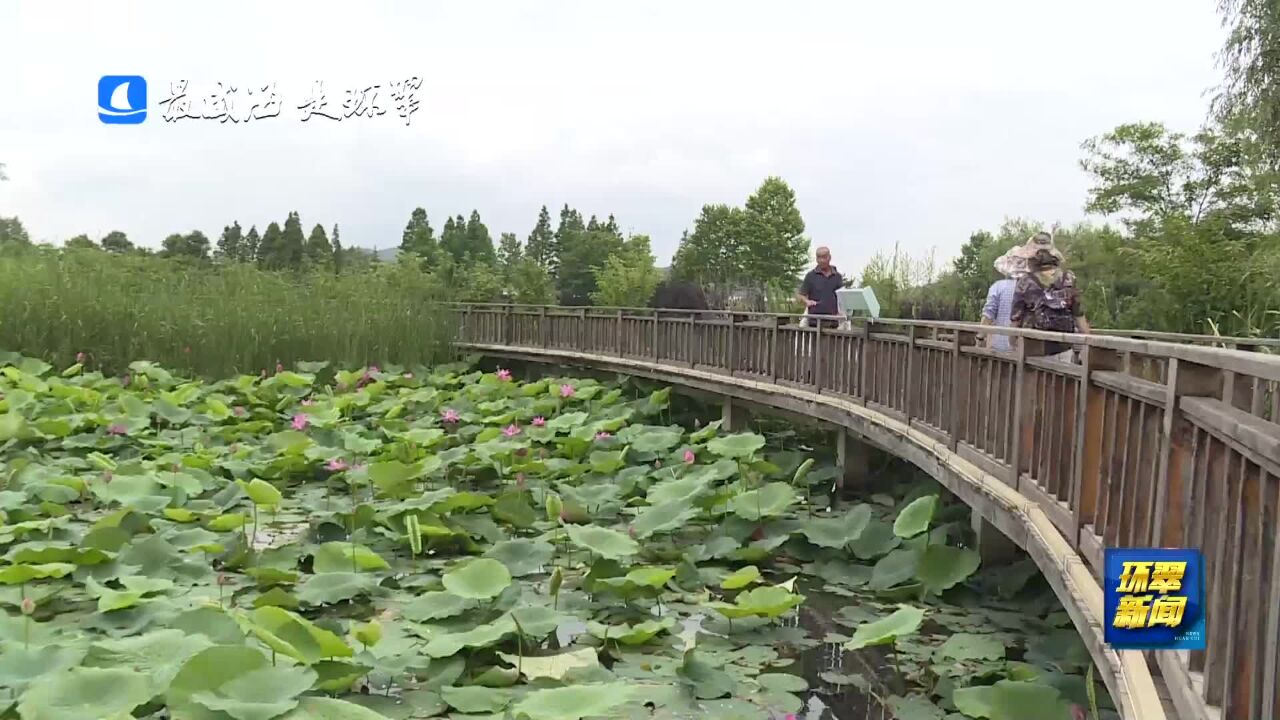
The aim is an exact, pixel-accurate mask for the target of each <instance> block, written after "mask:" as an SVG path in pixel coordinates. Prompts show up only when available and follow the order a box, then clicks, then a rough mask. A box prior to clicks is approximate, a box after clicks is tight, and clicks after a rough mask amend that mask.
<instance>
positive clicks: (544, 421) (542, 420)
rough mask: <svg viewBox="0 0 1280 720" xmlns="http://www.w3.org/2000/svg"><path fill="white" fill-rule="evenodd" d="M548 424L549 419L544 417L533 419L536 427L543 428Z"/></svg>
mask: <svg viewBox="0 0 1280 720" xmlns="http://www.w3.org/2000/svg"><path fill="white" fill-rule="evenodd" d="M546 424H547V419H546V418H544V417H542V416H541V415H539V416H538V417H536V418H534V419H533V426H534V427H542V426H543V425H546Z"/></svg>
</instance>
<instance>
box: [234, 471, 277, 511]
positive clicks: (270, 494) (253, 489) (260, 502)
mask: <svg viewBox="0 0 1280 720" xmlns="http://www.w3.org/2000/svg"><path fill="white" fill-rule="evenodd" d="M236 482H237V484H238V485H239V486H240V487H241V488H242V489H243V490H244V493H245V494H246V495H248V496H249V499H250V500H252V501H253V504H254V505H257V506H258V507H278V506H279V505H280V503H281V502H283V501H284V496H283V495H281V494H280V491H279V490H277V489H276V486H275V485H272V484H271V483H269V482H267V481H265V480H259V479H258V478H254V479H252V480H250V481H249V482H247V483H246V482H244V481H243V480H238V481H236Z"/></svg>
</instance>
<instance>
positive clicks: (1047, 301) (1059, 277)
mask: <svg viewBox="0 0 1280 720" xmlns="http://www.w3.org/2000/svg"><path fill="white" fill-rule="evenodd" d="M1029 270H1030V271H1031V272H1029V273H1028V274H1027V275H1024V276H1023V277H1021V278H1019V279H1018V284H1017V287H1016V288H1015V289H1014V292H1013V311H1012V312H1011V314H1010V320H1011V321H1012V323H1013V325H1014V327H1021V328H1027V329H1030V330H1045V331H1048V332H1060V333H1088V332H1090V331H1091V330H1092V328H1090V326H1089V321H1088V319H1086V318H1085V314H1084V300H1083V298H1082V297H1081V295H1080V288H1079V287H1078V286H1077V285H1076V276H1075V273H1072V272H1071V271H1070V270H1065V269H1063V268H1062V263H1061V261H1060V260H1059V258H1058V256H1057V255H1056V254H1054V253H1053V252H1050V251H1049V250H1038V251H1036V254H1035V255H1034V256H1033V257H1031V258H1030V262H1029ZM1045 352H1046V354H1048V355H1052V356H1057V357H1058V358H1059V359H1061V360H1066V361H1070V360H1071V346H1070V345H1068V344H1066V343H1059V342H1046V343H1045Z"/></svg>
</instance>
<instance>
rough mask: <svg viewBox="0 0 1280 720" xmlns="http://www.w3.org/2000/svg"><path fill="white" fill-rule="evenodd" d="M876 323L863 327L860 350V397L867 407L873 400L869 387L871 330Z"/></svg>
mask: <svg viewBox="0 0 1280 720" xmlns="http://www.w3.org/2000/svg"><path fill="white" fill-rule="evenodd" d="M874 325H875V323H873V322H871V321H870V320H868V321H867V322H866V323H864V324H863V326H862V347H861V348H859V349H858V397H860V398H862V402H863V404H864V405H865V404H866V402H867V401H868V400H870V399H871V388H870V386H869V385H867V382H868V379H869V378H870V372H871V370H870V368H871V329H872V328H873V327H874Z"/></svg>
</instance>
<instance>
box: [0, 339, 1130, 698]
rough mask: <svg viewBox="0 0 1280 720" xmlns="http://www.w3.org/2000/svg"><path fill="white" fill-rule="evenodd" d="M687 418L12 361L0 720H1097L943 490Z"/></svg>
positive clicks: (810, 439) (564, 386)
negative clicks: (845, 469)
mask: <svg viewBox="0 0 1280 720" xmlns="http://www.w3.org/2000/svg"><path fill="white" fill-rule="evenodd" d="M673 405H674V406H673ZM700 412H705V411H700V410H699V409H698V408H697V407H689V406H688V404H687V403H685V402H684V401H679V402H673V398H672V397H671V396H670V390H669V389H658V390H653V391H651V389H650V388H641V387H640V386H639V385H637V384H636V383H635V382H633V381H629V380H620V381H618V382H615V383H601V382H598V381H596V380H591V379H584V378H543V379H539V380H536V381H529V382H521V381H518V380H516V379H515V378H513V377H512V374H511V373H510V372H508V371H506V370H499V371H497V372H481V371H479V370H476V369H474V368H473V367H472V366H470V365H465V364H458V365H452V366H440V367H436V368H432V369H426V368H413V369H411V370H409V369H406V368H400V367H384V368H381V369H379V368H364V369H361V370H357V371H341V370H339V371H336V372H335V371H334V370H332V369H330V368H328V367H326V366H324V365H323V364H308V363H301V364H299V366H298V367H297V368H295V369H294V370H284V369H283V368H280V369H278V371H277V372H276V373H275V374H273V375H269V376H263V377H252V376H241V377H236V378H231V379H225V380H221V381H217V382H211V381H202V380H192V379H186V378H181V377H177V376H175V375H173V374H171V373H170V372H168V371H166V370H165V369H164V368H162V367H159V366H156V365H154V364H151V363H147V362H136V363H133V364H132V365H131V366H130V371H129V374H128V375H127V376H125V377H114V376H113V377H104V376H103V375H101V374H100V373H97V372H92V371H91V369H89V368H85V367H83V366H81V365H79V364H75V365H71V366H70V367H67V368H65V369H61V368H54V367H51V366H50V365H48V364H47V363H45V362H42V361H39V360H33V359H30V358H22V357H18V356H14V355H6V356H0V480H2V481H3V484H4V486H3V489H2V490H0V510H2V511H3V514H4V515H3V520H4V522H3V524H2V525H0V544H2V545H3V549H2V552H3V555H2V558H3V561H2V562H0V605H3V610H4V611H3V613H0V718H17V717H20V718H22V719H23V720H103V719H104V718H106V719H110V720H118V719H120V718H173V719H175V720H184V719H188V718H189V719H192V720H271V719H273V718H284V719H288V720H365V719H369V718H383V717H386V718H428V717H446V716H449V717H476V718H479V717H493V718H516V719H519V718H525V717H527V718H530V720H561V719H571V720H572V719H576V718H583V717H591V718H594V717H602V718H603V717H610V718H613V717H617V718H693V717H698V718H723V719H726V720H727V719H730V718H766V717H776V718H784V717H789V716H794V717H797V718H808V719H809V720H816V719H817V718H841V719H842V720H861V718H864V717H875V718H889V717H897V718H902V719H903V720H917V719H930V720H937V719H940V718H948V719H951V720H955V719H959V718H990V719H992V720H1006V719H1011V718H1026V717H1035V718H1046V719H1055V718H1069V717H1072V716H1073V713H1077V714H1078V713H1081V712H1082V710H1081V708H1097V709H1096V710H1094V709H1091V710H1090V711H1089V712H1090V714H1095V713H1096V716H1097V717H1114V712H1112V711H1111V710H1110V708H1111V705H1110V702H1109V701H1108V699H1107V698H1106V697H1105V692H1104V691H1103V690H1102V687H1101V684H1100V683H1098V684H1096V688H1095V687H1094V686H1095V683H1093V682H1092V678H1091V673H1090V671H1089V659H1088V655H1087V653H1086V652H1085V651H1084V648H1083V646H1082V644H1081V643H1080V641H1079V638H1078V637H1077V636H1076V634H1075V632H1074V630H1073V629H1072V627H1071V624H1070V621H1069V620H1068V618H1067V615H1066V613H1065V612H1063V611H1062V609H1061V607H1060V605H1059V604H1058V603H1057V601H1056V600H1055V599H1054V598H1053V596H1052V594H1051V593H1049V592H1048V590H1047V587H1046V586H1045V584H1044V583H1043V580H1042V579H1041V578H1040V577H1039V575H1038V573H1037V572H1036V569H1035V567H1034V566H1033V565H1032V564H1031V563H1030V562H1029V561H1027V560H1023V561H1020V562H1017V563H1014V564H1012V565H1007V566H1004V567H1000V568H980V567H979V565H980V563H979V559H978V555H977V553H976V552H974V551H973V550H971V549H968V548H966V547H964V544H965V543H966V541H967V539H968V529H967V528H968V510H967V509H966V508H965V507H964V506H963V505H961V504H959V503H956V502H953V501H952V500H951V499H949V498H948V497H947V496H946V493H945V491H943V490H942V489H941V488H940V487H939V486H937V485H936V484H934V483H932V481H929V480H927V479H921V478H919V477H917V476H916V475H915V474H914V473H912V472H911V471H910V470H908V469H905V468H902V467H899V466H897V465H892V466H890V467H889V468H888V470H887V471H886V472H883V473H881V474H880V476H879V477H877V478H874V479H873V481H872V482H869V483H868V485H867V487H866V488H865V491H864V493H863V496H862V497H858V498H851V499H850V498H845V499H838V498H832V497H831V496H830V492H829V491H830V488H831V485H832V480H833V478H834V477H835V475H836V470H835V467H834V465H833V464H832V462H831V460H830V457H829V451H828V450H827V449H826V448H824V447H823V442H822V439H821V435H820V434H811V435H806V434H804V433H802V432H797V431H795V430H794V429H789V428H787V427H786V426H785V425H777V426H776V427H775V426H770V425H769V424H768V423H767V422H766V423H765V424H763V425H761V426H759V427H757V428H756V429H755V430H754V431H752V432H743V433H732V434H731V433H727V432H725V431H724V430H723V429H722V428H721V427H720V424H719V423H718V422H706V421H705V420H706V418H705V417H700ZM1073 704H1074V705H1075V707H1072V705H1073Z"/></svg>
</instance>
